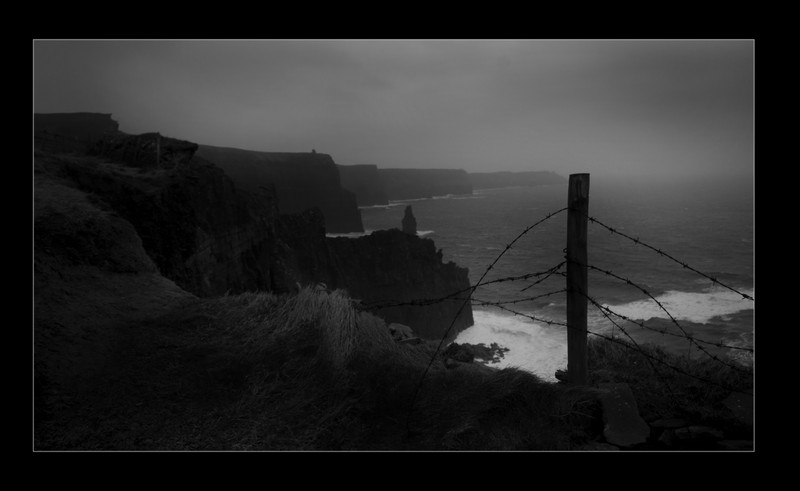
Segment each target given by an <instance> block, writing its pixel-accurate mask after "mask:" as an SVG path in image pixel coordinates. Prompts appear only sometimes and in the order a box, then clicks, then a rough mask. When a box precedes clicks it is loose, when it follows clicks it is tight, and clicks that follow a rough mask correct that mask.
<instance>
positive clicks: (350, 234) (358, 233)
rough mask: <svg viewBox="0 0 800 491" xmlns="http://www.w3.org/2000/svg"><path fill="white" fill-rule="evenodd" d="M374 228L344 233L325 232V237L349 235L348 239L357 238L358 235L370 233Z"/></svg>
mask: <svg viewBox="0 0 800 491" xmlns="http://www.w3.org/2000/svg"><path fill="white" fill-rule="evenodd" d="M372 232H374V230H370V229H366V230H364V231H363V232H347V233H342V234H325V237H347V238H348V239H355V238H357V237H363V236H364V235H369V234H371V233H372Z"/></svg>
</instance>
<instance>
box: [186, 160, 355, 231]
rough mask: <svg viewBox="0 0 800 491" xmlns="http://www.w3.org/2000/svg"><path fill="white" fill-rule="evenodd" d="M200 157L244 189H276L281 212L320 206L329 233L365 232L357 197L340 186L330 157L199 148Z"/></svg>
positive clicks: (299, 210) (337, 172)
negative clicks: (218, 168) (270, 187)
mask: <svg viewBox="0 0 800 491" xmlns="http://www.w3.org/2000/svg"><path fill="white" fill-rule="evenodd" d="M197 156H199V157H202V158H204V159H206V160H209V161H211V162H213V163H215V164H217V165H218V166H219V167H220V168H222V169H223V170H224V171H225V173H226V174H228V175H229V176H230V177H231V179H233V180H234V182H235V183H236V185H237V186H238V187H240V188H242V189H245V190H256V189H258V188H259V187H262V186H274V188H275V190H276V192H277V195H278V206H279V207H280V210H281V212H282V213H299V212H302V211H304V210H307V209H309V208H314V207H318V208H319V209H320V210H322V213H323V215H324V216H325V228H326V230H327V231H328V232H329V233H347V232H363V231H364V226H363V225H362V223H361V213H360V212H359V211H358V204H357V202H356V197H355V195H354V194H353V193H352V192H350V191H346V190H345V189H343V188H342V186H341V185H340V180H339V170H338V169H337V166H336V164H335V162H334V161H333V159H332V158H331V156H330V155H327V154H321V153H280V152H256V151H252V150H242V149H238V148H225V147H214V146H210V145H200V146H199V149H198V150H197Z"/></svg>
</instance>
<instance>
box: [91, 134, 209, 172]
mask: <svg viewBox="0 0 800 491" xmlns="http://www.w3.org/2000/svg"><path fill="white" fill-rule="evenodd" d="M196 151H197V144H196V143H192V142H188V141H185V140H176V139H175V138H167V137H163V136H161V135H160V134H159V133H143V134H141V135H126V134H124V133H118V134H115V135H109V136H106V137H104V138H101V139H99V140H98V141H97V142H96V143H95V144H94V145H93V146H92V147H91V148H90V149H89V152H88V153H89V154H91V155H98V156H101V157H106V158H109V159H111V160H114V161H117V162H124V163H126V164H128V165H130V166H132V167H139V168H142V169H152V168H159V169H172V168H173V167H175V166H178V165H186V164H188V163H189V162H190V161H191V160H192V157H194V154H195V152H196Z"/></svg>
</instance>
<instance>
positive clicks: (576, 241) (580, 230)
mask: <svg viewBox="0 0 800 491" xmlns="http://www.w3.org/2000/svg"><path fill="white" fill-rule="evenodd" d="M567 201H568V205H567V207H568V209H567V379H568V383H569V384H570V385H586V384H587V383H588V369H587V360H586V350H587V347H586V338H587V333H586V330H587V323H586V315H587V305H588V299H587V295H588V294H589V287H588V269H587V267H586V265H587V264H588V262H587V252H586V244H587V233H588V217H589V174H570V176H569V193H568V196H567Z"/></svg>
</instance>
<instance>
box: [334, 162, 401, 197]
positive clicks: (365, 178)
mask: <svg viewBox="0 0 800 491" xmlns="http://www.w3.org/2000/svg"><path fill="white" fill-rule="evenodd" d="M338 167H339V176H341V179H342V187H343V188H344V189H346V190H348V191H351V192H353V193H354V194H355V195H356V201H357V202H358V206H375V205H386V204H389V200H388V199H387V198H386V192H385V191H384V189H383V182H382V181H381V179H380V176H379V175H378V166H376V165H339V166H338Z"/></svg>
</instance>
